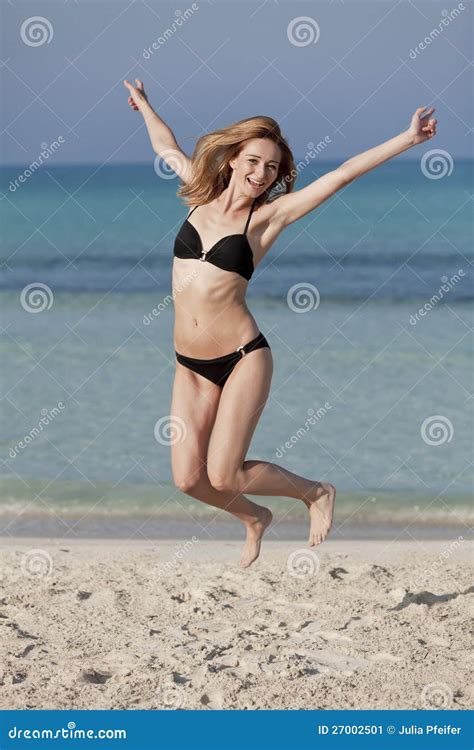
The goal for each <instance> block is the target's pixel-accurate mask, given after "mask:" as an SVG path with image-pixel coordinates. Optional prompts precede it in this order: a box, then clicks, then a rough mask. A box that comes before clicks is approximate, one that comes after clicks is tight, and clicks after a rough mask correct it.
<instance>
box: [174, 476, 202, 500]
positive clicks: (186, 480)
mask: <svg viewBox="0 0 474 750" xmlns="http://www.w3.org/2000/svg"><path fill="white" fill-rule="evenodd" d="M173 478H174V483H175V485H176V487H177V488H178V490H179V491H180V492H183V493H184V494H185V495H193V494H195V493H196V492H199V487H200V486H201V483H202V476H201V475H200V474H178V475H175V476H174V477H173Z"/></svg>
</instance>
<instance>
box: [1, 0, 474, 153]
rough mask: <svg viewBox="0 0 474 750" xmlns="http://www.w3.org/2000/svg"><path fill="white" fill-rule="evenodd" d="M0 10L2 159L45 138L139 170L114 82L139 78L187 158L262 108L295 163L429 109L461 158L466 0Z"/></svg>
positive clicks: (141, 139)
mask: <svg viewBox="0 0 474 750" xmlns="http://www.w3.org/2000/svg"><path fill="white" fill-rule="evenodd" d="M0 3H1V10H2V19H1V21H2V23H1V26H2V31H1V32H0V33H1V46H2V53H1V55H0V57H1V59H2V66H1V69H0V75H1V105H2V106H1V111H2V116H1V123H2V124H1V136H0V163H1V164H2V165H4V166H6V165H28V164H30V163H31V162H32V161H33V160H35V159H37V158H38V156H39V154H40V152H41V149H44V148H45V147H46V146H48V147H50V146H51V144H53V143H54V142H56V146H55V147H54V153H53V154H52V155H51V157H50V159H49V162H48V163H49V165H53V164H54V165H61V164H81V163H83V164H90V163H100V164H118V163H137V162H147V161H149V159H150V155H151V153H152V150H151V145H150V142H149V138H148V135H147V132H146V128H145V126H144V122H143V118H142V116H141V115H140V114H139V113H138V112H134V111H132V109H130V107H129V106H128V104H127V96H128V94H127V90H126V89H125V87H124V85H123V83H122V81H123V79H124V78H127V79H128V80H129V81H130V82H132V83H133V82H134V80H135V78H139V79H141V80H143V82H144V85H145V90H146V92H147V95H148V98H149V101H150V103H151V105H152V106H153V108H154V109H155V110H156V111H157V112H158V114H159V115H160V117H162V118H163V120H164V121H165V122H166V123H167V124H168V125H169V126H170V127H171V129H172V130H173V132H174V134H175V136H176V138H177V140H178V143H179V144H180V146H181V147H182V148H183V150H184V151H185V152H186V153H188V154H191V153H192V151H193V148H194V144H195V142H196V139H197V138H198V137H199V136H200V135H203V134H204V133H206V132H209V131H211V130H213V129H217V128H219V127H223V126H225V125H228V124H230V123H232V122H235V121H237V120H240V119H243V118H245V117H250V116H252V115H257V114H266V115H270V116H271V117H274V118H275V119H276V120H277V121H278V122H279V123H280V126H281V129H282V131H283V134H284V135H285V137H286V138H287V139H288V140H289V143H290V146H291V148H292V149H293V152H294V154H295V155H296V157H298V158H300V157H302V156H303V155H304V154H305V153H307V151H308V148H309V147H308V144H318V143H320V144H322V145H321V146H320V151H319V155H320V158H322V159H328V160H343V159H346V158H349V157H350V156H353V155H354V154H356V153H360V152H361V151H364V150H366V149H368V148H370V147H372V146H375V145H377V144H378V143H382V142H383V141H385V140H388V139H389V138H391V137H393V136H395V135H397V134H398V133H400V132H401V131H402V130H404V129H406V128H407V127H408V125H409V122H410V119H411V116H412V114H413V113H414V111H415V109H416V108H417V107H419V106H434V107H436V112H435V117H436V118H437V120H438V134H437V137H436V147H437V148H441V149H446V150H447V151H449V153H450V154H451V155H452V156H453V158H466V157H472V108H473V103H472V96H471V95H470V91H471V87H472V69H470V67H469V66H470V60H471V59H472V31H473V23H472V13H473V5H472V2H470V1H468V0H466V1H465V2H464V3H463V2H461V3H455V2H451V0H441V2H436V1H435V0H430V1H429V2H428V1H426V0H393V1H392V0H377V1H375V0H371V1H370V2H366V1H359V0H345V2H343V1H342V0H318V1H316V0H315V1H313V2H297V1H296V2H292V1H290V0H287V1H285V0H256V1H255V2H250V1H249V2H247V1H245V0H239V1H236V0H233V1H232V0H199V1H198V2H194V3H193V2H190V0H178V2H161V1H160V2H157V0H128V1H127V2H122V1H117V2H115V1H114V0H87V1H86V0H55V1H50V2H37V1H36V2H24V1H23V0H0ZM424 40H427V41H424ZM58 139H59V140H58ZM58 144H59V146H58ZM398 158H400V159H404V158H408V159H412V158H415V157H414V156H413V154H411V153H410V152H405V153H404V154H401V155H400V156H399V157H398Z"/></svg>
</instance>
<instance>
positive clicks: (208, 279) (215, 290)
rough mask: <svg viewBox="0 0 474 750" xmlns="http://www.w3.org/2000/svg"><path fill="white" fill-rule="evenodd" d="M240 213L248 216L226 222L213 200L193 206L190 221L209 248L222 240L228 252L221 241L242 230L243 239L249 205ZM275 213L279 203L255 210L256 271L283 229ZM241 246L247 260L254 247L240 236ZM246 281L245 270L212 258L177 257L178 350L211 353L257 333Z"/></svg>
mask: <svg viewBox="0 0 474 750" xmlns="http://www.w3.org/2000/svg"><path fill="white" fill-rule="evenodd" d="M213 208H214V210H213ZM241 216H242V217H243V219H242V218H239V219H238V220H237V219H234V220H232V225H227V224H226V225H223V224H222V218H220V219H219V217H218V216H217V212H216V209H215V207H213V205H212V203H210V204H207V205H205V206H200V207H199V208H198V209H197V210H196V211H195V212H193V213H192V214H191V216H190V219H189V222H188V223H189V224H192V226H193V227H194V229H195V230H196V232H197V236H199V238H200V246H202V248H203V249H204V250H207V251H210V250H211V249H212V248H215V247H216V245H217V249H219V251H220V254H221V257H223V254H225V249H226V247H225V242H224V243H220V242H219V241H220V240H221V239H222V238H226V237H231V236H234V235H238V236H239V237H240V238H241V239H242V234H241V233H243V231H244V226H245V223H246V220H247V217H248V209H245V211H244V212H242V214H241ZM273 216H274V205H273V204H271V203H270V204H264V205H263V206H260V207H259V208H255V210H254V211H253V213H252V216H251V220H250V224H249V228H248V231H247V241H248V245H249V246H250V252H251V254H252V256H253V257H252V260H253V271H254V273H255V269H256V268H257V266H258V264H259V263H260V262H261V260H262V258H263V256H264V255H265V254H266V253H267V252H268V250H269V248H270V247H271V245H272V244H273V242H274V241H275V239H276V237H277V236H278V234H279V233H280V231H281V228H280V229H278V228H277V227H276V226H274V225H273V224H272V221H271V219H272V217H273ZM185 223H186V222H185ZM191 231H192V234H194V231H193V230H191ZM188 232H189V227H188V228H187V232H186V236H187V237H188V236H190V235H189V233H188ZM197 236H196V242H197ZM237 246H238V248H239V254H240V253H243V254H244V260H245V261H246V262H247V265H248V261H249V258H250V254H249V247H248V246H246V245H245V243H243V242H242V247H240V241H239V242H238V243H237ZM229 247H230V246H229ZM233 251H234V252H235V246H234V250H233ZM208 257H209V256H208ZM247 287H248V280H247V279H246V278H244V276H242V275H240V273H237V272H235V271H229V270H224V269H223V268H219V267H218V266H216V265H214V264H213V263H211V262H209V260H207V259H206V260H204V261H202V262H201V261H200V260H199V259H198V258H194V257H193V258H179V257H174V262H173V298H174V306H175V326H174V346H175V349H176V351H178V352H180V353H181V354H184V355H186V356H188V357H197V358H199V359H211V358H214V357H220V356H222V355H224V354H228V353H229V352H231V351H234V350H235V349H236V348H237V347H238V346H240V345H241V344H245V343H247V342H248V341H250V340H251V339H253V338H255V336H257V334H258V332H259V328H258V325H257V323H256V321H255V319H254V317H253V316H252V314H251V313H250V310H249V309H248V307H247V304H246V302H245V295H246V291H247Z"/></svg>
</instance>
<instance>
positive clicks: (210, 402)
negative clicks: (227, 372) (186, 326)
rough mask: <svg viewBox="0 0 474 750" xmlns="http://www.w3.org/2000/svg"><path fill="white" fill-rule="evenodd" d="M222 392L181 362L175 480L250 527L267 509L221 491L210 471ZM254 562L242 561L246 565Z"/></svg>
mask: <svg viewBox="0 0 474 750" xmlns="http://www.w3.org/2000/svg"><path fill="white" fill-rule="evenodd" d="M221 394H222V389H221V388H220V387H219V386H217V385H215V384H214V383H212V382H211V381H209V380H207V379H206V378H204V377H202V376H201V375H198V374H196V373H194V372H191V371H190V370H188V369H187V368H186V367H183V366H182V365H181V364H179V363H177V365H176V374H175V379H174V385H173V395H172V403H171V415H170V416H171V418H173V417H176V418H179V419H181V420H183V422H184V424H185V426H186V430H185V435H184V437H183V439H182V440H180V441H179V442H176V443H174V444H173V445H172V446H171V464H172V471H173V479H174V482H175V484H176V486H177V487H178V489H180V490H181V491H182V492H184V493H186V494H187V495H190V496H191V497H194V498H196V499H197V500H201V501H202V502H205V503H207V504H208V505H212V506H214V507H216V508H221V509H222V510H227V511H228V512H229V513H231V514H232V515H234V516H236V517H237V518H239V519H240V520H241V521H242V522H243V523H244V524H245V525H246V526H247V528H248V527H249V526H252V525H253V526H256V525H259V524H261V523H262V521H261V518H262V512H263V511H264V510H265V509H262V508H261V507H260V506H259V505H257V504H256V503H253V502H252V501H251V500H248V499H247V498H246V497H245V496H244V495H242V494H241V493H235V492H221V491H220V490H217V489H216V488H215V487H213V486H212V485H211V483H210V481H209V477H208V474H207V452H208V445H209V438H210V435H211V431H212V426H213V424H214V420H215V415H216V413H217V409H218V405H219V400H220V398H221ZM268 514H269V515H268V516H266V517H265V520H266V521H267V525H268V524H269V523H270V521H271V513H270V511H268ZM263 516H265V514H264V513H263ZM250 562H252V561H250ZM250 562H249V561H248V560H246V559H243V560H242V564H243V565H244V567H247V565H250Z"/></svg>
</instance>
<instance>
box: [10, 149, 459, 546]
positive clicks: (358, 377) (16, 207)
mask: <svg viewBox="0 0 474 750" xmlns="http://www.w3.org/2000/svg"><path fill="white" fill-rule="evenodd" d="M336 166H337V165H336V164H331V163H329V162H327V163H321V164H320V165H319V166H318V172H317V173H316V174H313V175H312V176H311V178H310V176H309V175H306V174H303V175H302V177H301V180H298V185H297V187H303V186H304V185H305V184H307V183H308V182H309V181H310V179H315V178H316V177H317V176H320V175H321V174H324V172H326V171H329V170H330V169H334V168H335V167H336ZM19 171H20V169H19V168H18V169H15V168H9V169H6V170H4V171H3V174H2V194H3V195H4V199H3V200H2V201H1V203H0V206H1V216H2V243H1V245H2V247H1V252H2V260H3V263H4V265H3V267H2V275H1V313H2V326H3V336H2V390H3V401H2V419H1V443H0V450H1V458H2V480H1V487H2V493H1V497H2V502H1V514H0V533H3V534H14V533H17V534H18V533H25V534H41V533H44V534H58V535H64V536H68V535H69V536H74V535H82V536H94V535H95V536H98V535H111V536H113V535H119V536H134V535H135V536H137V535H138V536H145V537H156V536H170V535H171V536H173V535H176V536H182V535H183V534H184V535H186V534H188V533H189V534H190V533H192V532H193V530H196V529H198V531H199V532H200V533H201V534H205V535H206V536H213V535H215V536H218V535H219V534H224V535H229V536H232V534H233V531H232V529H234V528H237V526H234V525H233V523H232V522H231V523H230V524H224V523H223V521H224V520H225V521H229V520H230V521H232V519H230V517H229V516H227V514H225V513H223V512H219V511H217V510H216V509H215V508H213V507H211V506H207V505H205V504H203V503H200V502H199V501H197V500H195V499H192V498H190V497H187V496H185V495H183V493H181V492H179V491H178V490H177V489H176V487H175V486H174V485H173V481H172V473H171V463H170V446H169V439H168V440H167V438H166V435H165V434H164V432H163V434H161V433H160V425H161V426H164V431H165V432H166V425H167V421H166V420H167V417H168V415H169V412H170V402H171V388H172V383H173V375H174V366H175V360H174V347H173V337H172V327H173V312H174V311H173V300H172V297H171V268H172V256H173V241H174V237H175V234H176V232H177V229H178V228H179V225H180V224H181V222H182V221H183V220H184V218H185V216H186V207H185V206H184V205H183V203H182V202H181V201H180V200H179V199H178V198H177V197H176V189H177V186H178V183H177V180H176V179H160V177H159V176H157V174H156V173H155V171H154V170H153V166H152V165H134V166H120V165H117V166H100V165H81V166H64V167H57V168H51V167H50V166H48V168H47V169H42V170H39V171H38V172H36V173H35V174H33V175H32V176H31V177H30V178H29V179H28V180H27V181H26V182H25V183H22V184H20V185H19V186H17V187H16V189H15V190H13V189H12V188H11V186H12V184H13V183H14V180H15V178H16V177H17V176H18V173H19ZM300 183H301V184H300ZM16 184H17V185H18V183H16ZM470 192H472V162H469V161H464V162H459V163H456V164H455V168H454V170H453V173H452V174H451V175H450V176H445V177H444V178H442V179H430V178H427V177H426V175H425V174H423V172H422V170H421V169H420V165H419V163H418V162H409V163H405V162H402V161H398V162H397V161H396V162H392V163H390V164H385V165H382V166H381V167H380V168H379V169H377V170H375V171H373V172H371V173H369V174H367V175H365V176H364V177H363V178H361V179H360V180H358V181H356V182H355V183H352V184H350V185H349V186H347V187H346V188H345V189H344V190H342V191H340V192H339V193H338V194H336V195H335V196H333V197H332V198H330V199H329V200H328V201H326V202H325V203H323V204H322V205H321V206H320V207H319V208H318V209H316V210H315V211H313V212H311V213H310V214H308V215H307V216H306V217H304V218H303V219H302V220H300V221H299V222H297V223H296V224H294V225H292V226H290V227H289V228H287V229H286V230H285V231H284V232H283V233H282V234H281V236H280V237H279V239H278V240H277V242H276V243H275V245H274V246H273V247H272V248H271V250H270V251H269V253H268V254H267V256H266V257H265V259H264V260H263V261H262V262H261V264H259V266H258V267H257V269H256V270H255V273H254V276H253V278H252V280H251V282H250V285H249V289H248V296H247V300H248V305H249V307H250V309H251V312H252V314H253V315H254V317H255V319H256V320H257V323H258V325H259V328H260V330H261V331H262V332H263V333H264V335H265V336H266V338H267V339H268V342H269V344H270V346H271V348H272V353H273V358H274V373H273V379H272V388H271V393H270V397H269V399H268V402H267V404H266V407H265V409H264V412H263V414H262V416H261V419H260V422H259V424H258V426H257V429H256V431H255V434H254V437H253V440H252V443H251V446H250V449H249V453H248V458H249V459H261V460H264V461H272V462H275V463H277V464H279V465H280V466H283V467H285V468H287V469H289V470H290V471H292V472H296V473H298V474H302V475H303V476H305V477H307V478H309V479H314V480H318V479H325V480H327V481H331V482H332V483H333V484H335V485H336V487H337V489H338V505H337V513H336V524H335V532H334V533H335V534H339V535H346V536H351V535H353V536H373V535H377V534H380V535H388V536H390V535H391V534H392V533H393V529H395V528H396V529H398V530H399V531H398V532H397V533H399V532H400V531H402V532H403V533H405V534H406V533H408V532H409V531H410V530H411V532H412V533H415V531H416V533H420V534H421V533H422V531H421V529H423V528H424V529H431V531H429V532H426V534H428V535H429V534H431V535H443V534H446V533H452V532H451V531H449V530H450V529H451V530H452V529H456V530H457V531H458V532H459V533H460V534H462V533H463V532H464V533H467V531H468V523H469V515H470V508H471V505H470V502H471V501H470V498H471V493H472V480H473V476H472V463H471V461H472V455H471V451H472V400H471V398H470V393H471V392H472V360H471V357H470V355H471V352H472V340H471V339H470V329H471V327H472V296H473V287H472V270H471V268H472V248H473V242H472V240H473V237H472V214H471V210H472V209H471V207H470V206H471V201H470V198H469V193H470ZM38 285H40V287H39V293H38V294H39V296H37V298H36V301H35V298H34V296H33V295H34V290H35V287H38ZM59 404H60V406H59ZM157 425H158V427H157ZM231 434H232V425H229V437H230V439H232V438H231ZM253 499H255V500H256V501H257V502H266V503H267V504H268V505H269V506H270V507H272V509H273V510H275V518H276V525H275V527H274V532H273V534H274V537H275V538H288V537H289V536H290V537H291V536H293V535H294V536H297V537H298V535H299V534H300V531H301V529H300V524H303V523H305V520H304V514H305V508H304V506H303V505H302V504H301V503H300V502H299V501H298V500H295V499H290V498H266V499H264V498H260V499H259V498H257V497H253ZM203 530H204V531H203ZM446 530H448V531H446ZM237 533H240V531H239V532H237Z"/></svg>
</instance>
